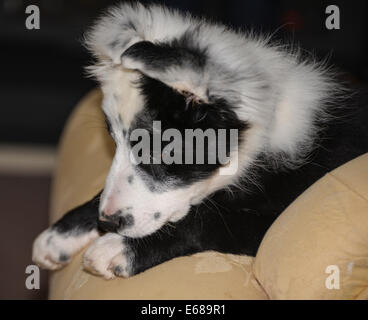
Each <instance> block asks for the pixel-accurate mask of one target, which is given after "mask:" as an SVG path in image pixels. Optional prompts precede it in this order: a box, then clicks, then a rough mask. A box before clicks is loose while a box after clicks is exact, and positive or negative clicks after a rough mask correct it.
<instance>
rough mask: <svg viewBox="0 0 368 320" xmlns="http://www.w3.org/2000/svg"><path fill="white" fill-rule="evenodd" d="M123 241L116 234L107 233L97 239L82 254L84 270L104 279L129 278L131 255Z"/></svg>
mask: <svg viewBox="0 0 368 320" xmlns="http://www.w3.org/2000/svg"><path fill="white" fill-rule="evenodd" d="M123 240H124V238H123V237H122V236H120V235H118V234H116V233H107V234H105V235H104V236H102V237H101V238H99V239H97V240H96V241H95V242H93V243H92V245H91V246H90V247H89V248H88V249H87V250H86V252H85V253H84V256H83V266H84V268H85V269H86V270H88V271H90V272H92V273H93V274H96V275H100V276H103V277H104V278H105V279H113V278H115V277H116V276H118V277H129V276H130V275H131V266H132V260H133V253H132V252H130V250H128V248H127V247H126V246H125V245H124V243H123Z"/></svg>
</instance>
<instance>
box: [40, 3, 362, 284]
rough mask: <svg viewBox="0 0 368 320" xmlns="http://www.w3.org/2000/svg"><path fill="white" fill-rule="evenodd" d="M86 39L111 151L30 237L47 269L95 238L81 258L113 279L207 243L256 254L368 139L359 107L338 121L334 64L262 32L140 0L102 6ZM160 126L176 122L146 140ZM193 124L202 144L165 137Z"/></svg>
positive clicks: (185, 130)
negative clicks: (106, 167) (104, 165)
mask: <svg viewBox="0 0 368 320" xmlns="http://www.w3.org/2000/svg"><path fill="white" fill-rule="evenodd" d="M86 44H87V47H88V48H89V49H90V51H91V52H92V54H93V55H94V57H95V59H96V63H95V64H94V65H93V66H91V67H90V68H89V71H90V73H91V74H92V75H93V76H95V77H96V78H97V79H98V81H99V82H100V84H101V89H102V91H103V95H104V98H103V103H102V110H103V112H104V114H105V117H106V123H107V128H108V130H109V132H110V134H111V136H112V138H113V139H114V141H115V143H116V153H115V156H114V160H113V163H112V165H111V168H110V171H109V174H108V176H107V178H106V183H105V187H104V190H103V191H101V193H99V194H98V195H97V196H96V197H95V198H94V199H92V200H91V201H89V202H88V203H86V204H84V205H82V206H80V207H78V208H76V209H74V210H72V211H70V212H68V213H67V214H66V215H65V216H64V217H63V218H62V219H61V220H59V221H58V222H56V223H55V224H54V225H53V226H51V227H50V228H48V229H47V230H45V231H44V232H43V233H41V234H40V235H39V236H38V238H37V239H36V240H35V242H34V245H33V260H34V262H35V263H37V264H38V265H40V266H42V267H45V268H47V269H51V270H54V269H58V268H61V267H63V266H64V265H65V264H67V263H68V262H69V261H70V259H71V258H72V257H73V255H75V254H76V253H77V252H78V251H80V250H81V249H82V248H83V247H85V246H86V245H88V244H89V243H90V242H91V241H93V240H94V242H93V243H92V245H91V246H90V247H89V248H88V249H87V251H86V252H85V254H84V258H83V265H84V267H85V268H86V269H87V270H89V271H91V272H93V273H95V274H98V275H101V276H103V277H105V278H107V279H110V278H113V277H115V276H123V277H129V276H132V275H135V274H137V273H139V272H142V271H144V270H146V269H147V268H150V267H152V266H154V265H157V264H160V263H162V262H164V261H166V260H169V259H172V258H174V257H177V256H182V255H189V254H193V253H196V252H200V251H204V250H216V251H220V252H225V253H236V254H247V255H255V254H256V252H257V249H258V246H259V244H260V242H261V240H262V238H263V236H264V234H265V232H266V231H267V229H268V228H269V226H270V225H271V224H272V222H273V221H274V220H275V219H276V218H277V216H278V215H279V214H280V213H281V212H282V211H283V210H284V209H285V208H286V206H287V205H289V204H290V203H291V202H292V201H293V200H294V199H295V198H296V197H297V196H298V195H299V194H301V193H302V192H303V191H304V190H305V189H306V188H307V187H308V186H310V185H311V184H312V183H313V182H315V181H316V180H317V179H319V178H320V177H322V176H323V175H324V174H325V173H326V172H328V171H329V170H331V169H333V168H335V167H337V166H339V165H341V164H343V163H344V162H346V161H348V160H350V159H352V158H354V157H356V156H358V155H360V154H362V153H363V152H366V151H367V150H368V134H367V129H366V127H365V126H364V125H361V122H359V123H358V122H357V121H362V119H367V118H368V117H367V111H366V110H364V109H363V108H361V109H356V110H355V111H354V114H355V116H356V117H354V119H350V121H351V122H350V123H348V122H341V121H336V115H334V111H336V110H338V111H339V112H340V113H342V114H343V113H344V112H345V110H346V109H344V108H342V106H341V105H340V104H339V103H340V101H341V100H339V98H338V97H339V96H340V93H341V91H340V88H339V86H338V85H337V84H336V80H335V79H334V77H333V76H332V75H331V73H329V72H328V71H327V70H326V69H325V68H324V67H323V66H322V65H321V64H318V63H315V62H313V61H307V60H305V59H304V60H303V59H302V58H301V57H300V55H299V54H298V52H297V51H295V50H293V51H286V50H285V49H283V47H281V46H277V45H272V43H271V42H270V39H269V38H267V37H259V36H258V37H256V36H254V35H251V34H243V33H239V32H235V31H232V30H230V29H229V28H227V27H225V26H223V25H221V24H213V23H208V22H206V21H204V20H200V19H197V18H193V17H191V16H190V15H188V14H182V13H179V12H178V11H174V10H169V9H167V8H165V7H162V6H157V5H151V6H143V5H142V4H139V3H136V4H122V5H120V6H117V7H114V8H112V9H110V10H108V12H107V13H106V14H105V15H104V16H103V17H102V18H100V19H99V20H98V21H97V23H96V24H95V25H94V27H93V28H92V29H91V30H90V31H89V33H88V35H87V37H86ZM348 110H349V109H348ZM349 112H350V111H349ZM354 121H355V122H354ZM157 126H159V128H158V127H157ZM322 129H323V130H322ZM158 130H160V131H165V130H174V131H170V132H171V133H172V134H170V133H169V134H167V136H166V138H164V136H162V139H161V140H162V141H161V144H160V145H159V146H158V147H157V148H153V147H152V144H151V142H152V141H153V140H155V137H154V136H155V133H156V132H157V131H158ZM188 130H192V133H193V132H202V133H203V132H204V133H206V132H210V133H211V134H209V133H208V135H206V134H205V135H204V138H203V141H204V142H203V144H202V145H201V146H202V147H199V148H198V147H197V146H198V145H199V144H198V145H197V144H194V145H191V146H190V147H188V145H187V144H186V142H187V141H185V143H183V141H182V142H181V144H178V143H177V142H176V144H175V145H174V146H172V145H171V142H172V141H171V140H170V136H171V135H174V136H175V134H178V135H179V136H185V137H186V134H187V133H188V132H189V131H188ZM196 130H199V131H196ZM207 130H210V131H207ZM357 130H360V131H359V135H360V141H363V142H362V143H357V142H356V140H355V137H356V136H357ZM140 132H145V133H146V134H148V136H147V137H148V139H145V141H146V143H145V144H144V143H143V144H142V145H140V143H142V141H143V135H142V137H141V141H139V139H138V138H137V136H138V135H139V133H140ZM166 132H167V131H166ZM231 132H235V133H236V136H235V138H234V139H235V140H234V139H230V138H229V137H230V133H231ZM174 133H175V134H174ZM221 133H224V134H225V138H224V139H220V138H221ZM321 137H323V139H322V138H321ZM222 138H223V137H222ZM184 140H186V139H184ZM230 140H232V141H235V142H236V143H235V144H231V143H229V142H230ZM219 141H220V142H219ZM197 143H198V141H197ZM214 145H216V146H217V147H218V149H219V150H220V149H221V150H222V152H223V155H225V158H226V160H227V162H225V163H224V162H223V161H220V160H221V159H220V157H219V154H218V153H217V150H216V152H214V151H213V149H211V148H209V147H211V146H214ZM137 146H141V148H140V149H141V153H145V152H146V151H147V152H146V159H145V161H137V158H139V152H137V153H136V154H135V156H132V154H133V153H134V151H135V150H136V149H137ZM170 147H172V148H170ZM172 151H175V152H174V153H175V156H171V153H172ZM188 155H192V159H194V160H195V161H192V162H191V161H189V163H188V161H184V160H188V159H187V156H188ZM213 155H214V157H212V161H209V160H206V161H197V160H198V159H202V160H203V158H205V159H207V158H210V156H213ZM164 157H166V158H165V159H166V160H167V161H162V158H164ZM188 158H190V157H188ZM139 160H142V159H139ZM174 160H176V161H174Z"/></svg>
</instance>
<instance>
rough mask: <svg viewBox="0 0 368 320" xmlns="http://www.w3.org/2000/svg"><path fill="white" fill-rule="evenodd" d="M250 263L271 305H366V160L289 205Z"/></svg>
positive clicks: (351, 164)
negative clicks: (337, 301)
mask: <svg viewBox="0 0 368 320" xmlns="http://www.w3.org/2000/svg"><path fill="white" fill-rule="evenodd" d="M255 260H256V261H255V264H254V271H255V274H256V277H257V279H258V280H259V282H260V283H261V285H262V286H263V287H264V289H265V290H266V292H267V293H268V295H269V296H270V298H271V299H368V154H365V155H363V156H361V157H359V158H357V159H355V160H353V161H350V162H348V163H347V164H345V165H343V166H341V167H340V168H337V169H336V170H334V171H332V172H331V173H329V174H327V175H326V176H325V177H323V178H322V179H320V180H319V181H318V182H316V183H315V184H314V185H313V186H312V187H310V188H309V189H308V190H307V191H306V192H304V193H303V194H302V195H301V196H300V197H299V198H298V199H297V200H296V201H294V202H293V203H292V204H291V205H290V206H289V207H288V208H287V209H286V211H285V212H283V214H282V215H281V216H280V217H279V218H278V219H277V220H276V222H275V223H274V224H273V225H272V226H271V228H270V229H269V230H268V232H267V234H266V236H265V238H264V239H263V241H262V243H261V247H260V249H259V251H258V254H257V257H256V259H255ZM338 280H339V281H338ZM338 282H339V283H338Z"/></svg>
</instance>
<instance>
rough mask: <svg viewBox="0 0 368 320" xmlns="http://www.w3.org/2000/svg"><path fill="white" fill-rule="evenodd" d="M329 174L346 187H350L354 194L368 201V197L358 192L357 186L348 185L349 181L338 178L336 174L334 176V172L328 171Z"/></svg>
mask: <svg viewBox="0 0 368 320" xmlns="http://www.w3.org/2000/svg"><path fill="white" fill-rule="evenodd" d="M327 175H328V176H330V177H332V178H333V179H334V180H336V181H337V182H338V183H340V184H342V185H343V186H344V187H346V188H347V189H349V190H350V191H351V192H353V193H354V194H356V195H357V196H358V197H359V198H362V199H363V200H365V201H367V202H368V199H367V198H366V197H365V196H364V195H363V194H361V193H360V192H358V191H357V190H356V189H355V188H352V187H351V186H350V185H348V184H347V183H345V182H344V181H342V180H341V179H339V178H337V177H336V176H334V175H333V174H332V173H327Z"/></svg>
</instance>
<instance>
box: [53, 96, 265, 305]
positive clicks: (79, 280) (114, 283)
mask: <svg viewBox="0 0 368 320" xmlns="http://www.w3.org/2000/svg"><path fill="white" fill-rule="evenodd" d="M100 105H101V93H100V92H99V91H97V90H96V91H94V92H92V93H90V94H89V95H88V96H87V97H86V98H84V99H83V101H82V102H81V103H80V105H79V106H78V107H77V108H76V110H75V112H74V113H73V115H72V116H71V119H70V120H69V122H68V124H67V126H66V128H65V130H64V134H63V137H62V139H61V145H60V148H59V157H58V167H57V170H56V174H55V180H54V185H53V192H52V199H51V221H52V222H54V221H56V220H57V219H59V218H60V217H61V216H62V215H63V214H64V213H65V212H66V211H67V210H69V209H71V208H73V207H75V206H77V205H79V204H81V203H83V202H85V201H87V200H89V199H91V198H92V197H93V196H94V195H95V194H97V192H98V191H99V190H100V189H102V188H103V184H104V180H105V176H106V174H107V171H108V169H109V166H110V164H111V161H112V157H113V152H114V145H113V142H112V141H111V138H110V137H109V136H108V134H107V132H106V129H105V125H104V120H103V115H102V112H101V110H100ZM253 260H254V259H253V258H250V257H246V256H243V257H239V256H234V255H222V254H219V253H214V252H207V253H200V254H197V255H195V256H192V257H181V258H177V259H174V260H172V261H169V262H166V263H164V264H162V265H160V266H157V267H155V268H153V269H151V270H148V271H146V272H144V273H142V274H139V275H137V276H134V277H132V278H129V279H114V280H109V281H108V280H104V279H102V278H99V277H96V276H93V275H91V274H89V273H87V272H85V271H83V270H82V267H81V254H79V255H78V256H77V257H76V258H75V259H74V260H73V261H72V262H71V264H70V265H69V266H67V267H66V268H65V269H63V270H60V271H57V272H54V273H53V274H52V276H51V281H50V295H49V296H50V298H51V299H266V298H267V296H266V295H265V294H264V292H263V291H262V289H261V288H260V286H259V285H258V283H257V282H256V280H255V279H254V276H253V273H252V263H253Z"/></svg>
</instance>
